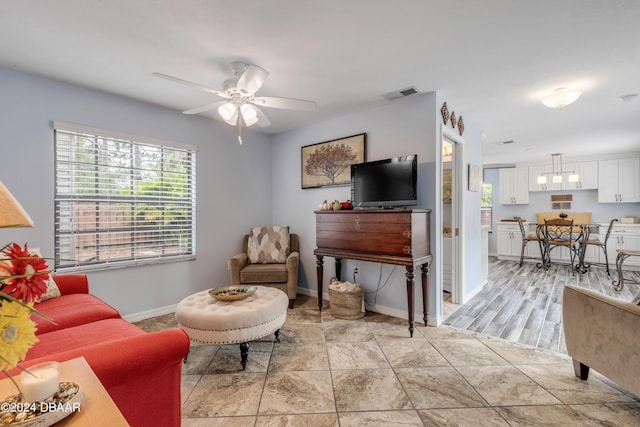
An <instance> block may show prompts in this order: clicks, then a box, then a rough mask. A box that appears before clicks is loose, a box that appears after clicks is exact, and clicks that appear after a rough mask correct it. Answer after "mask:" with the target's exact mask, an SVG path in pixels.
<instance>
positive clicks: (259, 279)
mask: <svg viewBox="0 0 640 427" xmlns="http://www.w3.org/2000/svg"><path fill="white" fill-rule="evenodd" d="M288 274H289V273H288V272H287V265H286V264H249V265H247V266H246V267H245V268H243V269H242V270H240V282H241V283H244V284H247V283H286V282H287V279H288Z"/></svg>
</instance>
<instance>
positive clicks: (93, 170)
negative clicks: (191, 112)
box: [54, 122, 196, 270]
mask: <svg viewBox="0 0 640 427" xmlns="http://www.w3.org/2000/svg"><path fill="white" fill-rule="evenodd" d="M54 128H55V156H56V158H55V258H56V261H55V264H56V269H57V270H61V269H64V270H69V269H78V270H84V269H89V268H105V267H119V266H128V265H139V264H143V263H154V262H163V261H171V260H179V259H190V258H193V257H194V256H195V203H196V198H195V194H196V193H195V149H194V148H193V147H190V146H187V145H183V144H176V143H164V142H162V141H155V140H150V139H146V138H140V137H135V136H127V135H124V134H119V133H117V134H116V133H114V132H109V131H104V130H99V129H92V128H87V127H84V126H78V125H71V124H66V123H61V122H55V123H54Z"/></svg>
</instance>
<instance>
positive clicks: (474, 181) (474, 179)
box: [467, 163, 482, 192]
mask: <svg viewBox="0 0 640 427" xmlns="http://www.w3.org/2000/svg"><path fill="white" fill-rule="evenodd" d="M467 188H468V189H469V191H474V192H478V191H480V190H481V189H482V173H481V170H480V165H476V164H473V163H469V182H468V186H467Z"/></svg>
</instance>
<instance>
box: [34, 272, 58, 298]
mask: <svg viewBox="0 0 640 427" xmlns="http://www.w3.org/2000/svg"><path fill="white" fill-rule="evenodd" d="M60 295H61V293H60V288H58V285H57V284H56V282H55V280H53V276H49V278H48V279H47V290H46V291H44V294H42V295H40V299H39V300H38V301H36V302H42V301H46V300H48V299H51V298H58V297H59V296H60Z"/></svg>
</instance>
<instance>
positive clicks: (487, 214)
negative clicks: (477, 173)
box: [480, 183, 493, 227]
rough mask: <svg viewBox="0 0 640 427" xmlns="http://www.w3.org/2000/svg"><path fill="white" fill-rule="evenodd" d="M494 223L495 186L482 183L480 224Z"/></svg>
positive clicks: (490, 224) (489, 224)
mask: <svg viewBox="0 0 640 427" xmlns="http://www.w3.org/2000/svg"><path fill="white" fill-rule="evenodd" d="M492 224H493V186H492V185H491V184H486V183H484V184H482V200H481V201H480V225H488V226H489V227H492Z"/></svg>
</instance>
